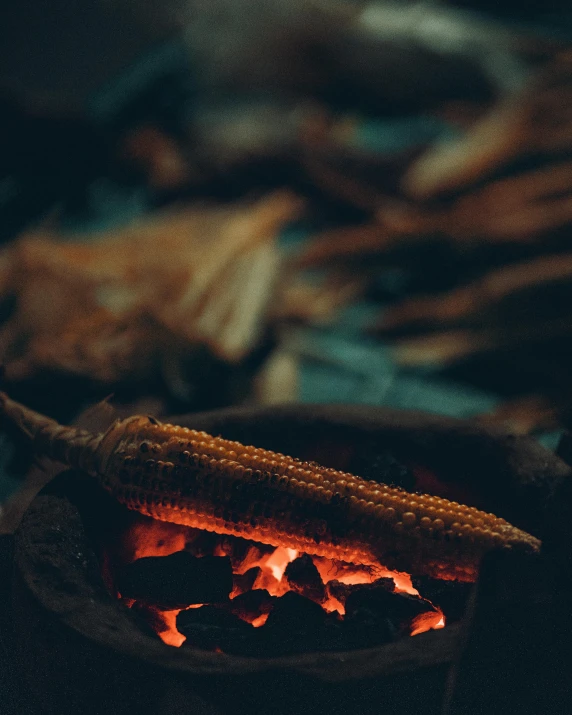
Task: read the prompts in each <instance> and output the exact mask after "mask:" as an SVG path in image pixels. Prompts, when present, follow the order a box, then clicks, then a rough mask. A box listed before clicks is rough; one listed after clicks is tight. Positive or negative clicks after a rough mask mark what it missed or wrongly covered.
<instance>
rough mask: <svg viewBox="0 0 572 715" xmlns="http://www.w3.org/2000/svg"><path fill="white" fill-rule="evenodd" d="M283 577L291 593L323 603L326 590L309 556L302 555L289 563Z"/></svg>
mask: <svg viewBox="0 0 572 715" xmlns="http://www.w3.org/2000/svg"><path fill="white" fill-rule="evenodd" d="M284 575H285V576H286V579H287V581H288V583H289V585H290V588H291V589H292V590H293V591H295V592H296V593H298V594H300V595H301V596H305V597H306V598H311V599H312V601H316V603H323V601H324V599H325V597H326V588H325V586H324V582H323V581H322V578H321V576H320V574H319V572H318V569H317V568H316V565H315V564H314V562H313V561H312V557H311V556H309V555H308V554H304V555H303V556H300V557H299V558H297V559H295V560H294V561H292V562H291V563H289V564H288V566H286V571H285V572H284Z"/></svg>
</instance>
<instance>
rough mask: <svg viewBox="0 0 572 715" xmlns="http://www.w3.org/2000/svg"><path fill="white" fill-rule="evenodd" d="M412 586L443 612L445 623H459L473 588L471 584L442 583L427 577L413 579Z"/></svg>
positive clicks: (439, 580) (457, 582)
mask: <svg viewBox="0 0 572 715" xmlns="http://www.w3.org/2000/svg"><path fill="white" fill-rule="evenodd" d="M413 585H414V586H415V588H416V589H417V590H418V591H419V593H420V594H421V596H423V598H426V599H427V600H428V601H431V603H432V604H433V605H434V606H438V607H439V608H440V609H441V610H442V611H443V613H444V614H445V619H446V621H447V623H454V622H455V621H459V620H461V618H462V617H463V616H464V615H465V611H466V609H467V601H468V599H469V596H470V594H471V591H472V590H473V587H474V585H473V584H472V583H461V582H459V581H442V580H441V579H436V578H430V577H429V576H420V577H418V578H414V579H413Z"/></svg>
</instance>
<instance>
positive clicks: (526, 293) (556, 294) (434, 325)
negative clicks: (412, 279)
mask: <svg viewBox="0 0 572 715" xmlns="http://www.w3.org/2000/svg"><path fill="white" fill-rule="evenodd" d="M570 299H572V255H571V254H565V255H553V256H541V257H540V258H537V259H534V260H532V261H528V262H525V263H521V264H516V265H510V266H506V267H503V268H501V269H499V270H495V271H492V272H491V273H489V274H487V275H485V276H484V277H482V278H480V279H478V280H476V281H475V282H474V283H471V284H469V285H468V286H462V287H461V288H458V289H455V290H453V291H450V292H449V293H446V294H444V295H437V296H433V295H431V296H426V297H422V298H414V299H409V300H406V301H404V302H402V303H400V304H397V305H395V306H392V307H389V308H388V309H387V311H386V312H385V314H384V316H383V318H382V319H381V321H380V322H379V324H378V327H377V329H376V331H375V332H376V334H377V335H379V336H384V337H386V338H394V339H395V346H396V348H395V355H396V359H397V360H398V361H399V362H400V363H402V364H407V365H420V364H425V363H427V364H449V363H452V362H455V361H458V360H460V359H464V358H467V357H468V356H470V355H473V354H478V353H484V352H491V351H495V350H499V349H514V348H515V347H518V346H525V345H530V344H535V343H540V344H542V343H543V342H544V341H548V340H549V339H555V338H560V337H563V336H572V313H571V312H570V308H569V306H570ZM400 335H401V336H403V335H406V336H407V335H409V337H399V336H400Z"/></svg>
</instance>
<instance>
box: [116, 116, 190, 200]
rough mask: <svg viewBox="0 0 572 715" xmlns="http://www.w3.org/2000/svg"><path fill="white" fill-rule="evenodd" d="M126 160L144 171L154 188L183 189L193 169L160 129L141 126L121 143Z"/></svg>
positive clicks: (169, 137)
mask: <svg viewBox="0 0 572 715" xmlns="http://www.w3.org/2000/svg"><path fill="white" fill-rule="evenodd" d="M122 154H123V157H122V158H124V159H127V161H130V162H132V163H133V164H135V166H138V167H140V168H141V170H142V171H143V173H144V174H145V177H146V180H147V183H148V185H149V186H150V187H152V188H154V189H173V188H177V187H180V186H184V185H185V184H186V183H188V182H189V179H190V178H191V172H192V169H191V167H190V166H189V163H188V161H186V160H185V157H184V156H183V152H182V150H181V147H180V146H178V145H177V142H176V141H175V139H174V138H173V137H171V136H169V135H167V134H166V133H165V132H163V131H161V130H160V129H159V128H158V127H154V126H152V125H147V126H142V127H138V128H136V129H134V130H133V131H130V132H128V134H127V136H126V137H125V138H124V139H123V142H122Z"/></svg>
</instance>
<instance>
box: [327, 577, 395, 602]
mask: <svg viewBox="0 0 572 715" xmlns="http://www.w3.org/2000/svg"><path fill="white" fill-rule="evenodd" d="M364 588H370V589H371V588H375V589H378V588H383V589H384V590H386V591H389V593H393V592H394V591H395V581H394V580H393V579H392V578H379V579H377V581H374V582H373V583H371V584H363V583H358V584H348V583H342V582H341V581H329V582H328V584H327V586H326V592H327V594H328V596H333V598H335V599H336V600H338V601H339V602H340V603H341V604H342V605H345V603H346V601H347V599H348V597H349V595H350V594H351V593H354V592H355V591H360V590H362V589H364Z"/></svg>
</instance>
